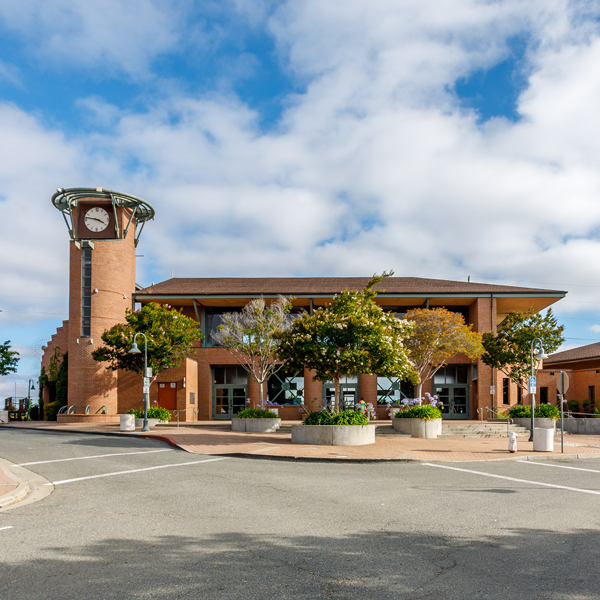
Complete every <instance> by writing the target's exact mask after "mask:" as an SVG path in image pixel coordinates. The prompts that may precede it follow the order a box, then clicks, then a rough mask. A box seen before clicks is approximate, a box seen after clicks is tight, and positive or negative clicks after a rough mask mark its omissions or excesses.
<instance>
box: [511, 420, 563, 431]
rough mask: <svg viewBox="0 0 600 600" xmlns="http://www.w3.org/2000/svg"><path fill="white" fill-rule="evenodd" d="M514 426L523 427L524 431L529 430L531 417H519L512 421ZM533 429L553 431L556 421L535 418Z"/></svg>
mask: <svg viewBox="0 0 600 600" xmlns="http://www.w3.org/2000/svg"><path fill="white" fill-rule="evenodd" d="M513 422H514V424H515V425H519V426H520V427H525V429H531V417H519V418H517V419H513ZM534 427H535V428H536V429H537V428H538V427H539V428H540V429H554V428H555V427H556V421H555V420H554V419H547V418H542V417H535V424H534Z"/></svg>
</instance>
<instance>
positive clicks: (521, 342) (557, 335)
mask: <svg viewBox="0 0 600 600" xmlns="http://www.w3.org/2000/svg"><path fill="white" fill-rule="evenodd" d="M563 331H564V325H560V326H559V325H558V322H557V320H556V317H555V316H554V315H553V314H552V309H548V311H547V312H546V314H545V315H541V314H540V313H536V312H534V311H532V310H530V311H529V312H527V313H520V312H514V313H510V314H509V315H508V316H507V317H506V319H504V321H502V323H501V324H500V326H499V327H498V331H497V334H496V335H494V334H493V333H491V332H488V333H484V334H483V347H484V349H485V352H484V353H483V355H482V357H481V359H482V360H483V362H484V363H485V364H486V365H488V366H490V367H492V368H495V369H500V370H501V371H503V372H504V373H505V374H506V375H508V377H510V379H511V380H512V381H514V382H515V383H516V384H517V385H518V386H520V387H521V388H523V389H524V388H525V383H526V381H527V380H528V378H529V376H530V374H531V342H532V340H534V339H535V338H538V339H540V340H541V342H542V346H543V347H544V351H545V352H546V353H548V354H550V353H552V352H555V351H556V350H558V348H559V347H560V345H561V344H562V343H563V342H564V341H565V338H564V337H563Z"/></svg>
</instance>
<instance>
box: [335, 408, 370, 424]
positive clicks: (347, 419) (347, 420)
mask: <svg viewBox="0 0 600 600" xmlns="http://www.w3.org/2000/svg"><path fill="white" fill-rule="evenodd" d="M331 424H332V425H368V424H369V419H367V417H366V415H365V414H364V413H363V412H362V411H357V410H343V411H341V412H339V413H338V414H337V415H335V416H334V417H333V418H332V419H331Z"/></svg>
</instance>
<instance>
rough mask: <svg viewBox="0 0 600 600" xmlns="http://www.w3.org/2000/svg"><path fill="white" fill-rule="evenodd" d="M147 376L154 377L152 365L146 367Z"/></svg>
mask: <svg viewBox="0 0 600 600" xmlns="http://www.w3.org/2000/svg"><path fill="white" fill-rule="evenodd" d="M146 377H152V367H147V368H146Z"/></svg>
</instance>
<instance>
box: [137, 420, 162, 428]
mask: <svg viewBox="0 0 600 600" xmlns="http://www.w3.org/2000/svg"><path fill="white" fill-rule="evenodd" d="M159 423H160V420H159V419H148V427H156V426H157V425H158V424H159ZM143 426H144V419H136V420H135V428H136V429H141V428H142V427H143Z"/></svg>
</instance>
